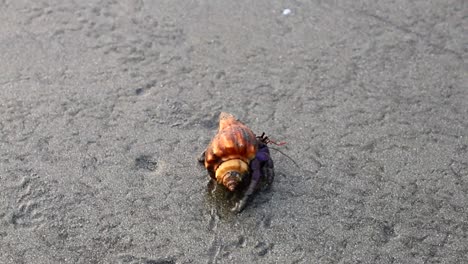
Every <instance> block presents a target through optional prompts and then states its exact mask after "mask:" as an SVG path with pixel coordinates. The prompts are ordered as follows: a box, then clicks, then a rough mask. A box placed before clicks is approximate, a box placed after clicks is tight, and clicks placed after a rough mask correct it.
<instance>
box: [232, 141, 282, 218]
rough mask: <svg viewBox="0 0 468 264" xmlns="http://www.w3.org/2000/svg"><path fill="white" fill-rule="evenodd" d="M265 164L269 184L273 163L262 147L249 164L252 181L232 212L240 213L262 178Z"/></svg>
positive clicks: (265, 148)
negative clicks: (265, 164)
mask: <svg viewBox="0 0 468 264" xmlns="http://www.w3.org/2000/svg"><path fill="white" fill-rule="evenodd" d="M265 162H267V165H268V168H267V169H266V173H267V179H268V182H270V178H272V177H271V176H272V172H273V162H272V161H271V159H270V153H269V151H268V148H267V147H266V146H264V147H262V148H261V149H260V150H259V151H258V152H257V155H256V156H255V159H253V160H252V162H251V163H250V168H251V169H252V179H251V180H250V184H249V187H248V188H247V190H246V191H245V194H244V196H243V197H242V199H240V201H239V202H237V203H236V205H235V206H234V208H233V209H232V211H235V212H237V213H240V212H241V211H242V210H243V209H244V207H245V206H246V204H247V201H248V200H249V198H250V196H251V195H252V194H253V193H254V192H255V189H256V188H257V185H258V183H259V181H260V178H261V177H262V176H264V175H263V174H262V165H263V164H264V163H265ZM270 165H271V166H270ZM271 180H273V179H271Z"/></svg>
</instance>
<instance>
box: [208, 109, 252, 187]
mask: <svg viewBox="0 0 468 264" xmlns="http://www.w3.org/2000/svg"><path fill="white" fill-rule="evenodd" d="M256 153H257V139H256V137H255V134H254V133H253V132H252V130H251V129H250V128H248V127H247V126H246V125H244V124H243V123H242V122H240V121H238V120H237V119H236V118H235V117H234V116H233V115H231V114H228V113H224V112H223V113H221V114H220V116H219V129H218V133H217V134H216V136H214V138H213V139H212V140H211V142H210V144H209V145H208V147H207V148H206V152H205V167H206V168H207V170H208V171H209V172H210V176H211V177H212V178H215V174H216V170H217V169H218V167H219V166H220V165H221V163H223V162H225V161H227V160H233V159H239V160H241V161H243V162H245V163H246V164H249V163H250V161H251V160H252V159H254V158H255V155H256ZM242 167H244V166H242ZM247 170H248V168H247ZM240 172H241V173H245V171H240ZM218 181H219V179H218Z"/></svg>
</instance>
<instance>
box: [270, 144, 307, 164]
mask: <svg viewBox="0 0 468 264" xmlns="http://www.w3.org/2000/svg"><path fill="white" fill-rule="evenodd" d="M270 148H271V149H274V150H276V151H278V152H279V153H281V154H283V155H284V156H285V157H286V158H288V159H289V160H290V161H292V162H293V163H294V165H296V167H298V168H299V169H300V168H301V167H299V165H298V164H297V162H296V161H294V160H293V158H291V157H290V156H288V155H287V154H286V153H284V152H283V151H281V150H279V149H277V148H272V147H270Z"/></svg>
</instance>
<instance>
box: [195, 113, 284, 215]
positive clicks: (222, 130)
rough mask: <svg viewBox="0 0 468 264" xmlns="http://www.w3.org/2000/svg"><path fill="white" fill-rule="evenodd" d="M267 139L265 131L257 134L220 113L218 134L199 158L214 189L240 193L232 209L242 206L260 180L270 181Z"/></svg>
mask: <svg viewBox="0 0 468 264" xmlns="http://www.w3.org/2000/svg"><path fill="white" fill-rule="evenodd" d="M270 142H272V141H271V140H269V139H268V137H266V136H265V133H263V134H262V135H261V136H256V135H255V134H254V133H253V132H252V130H251V129H250V128H249V127H247V126H246V125H244V124H243V123H242V122H240V121H239V120H237V119H236V118H235V117H234V116H233V115H231V114H228V113H224V112H223V113H221V114H220V116H219V128H218V133H217V134H216V135H215V136H214V137H213V139H212V140H211V142H210V143H209V144H208V147H207V148H206V150H205V151H204V152H203V153H202V155H201V156H200V158H199V159H198V160H199V162H201V163H204V165H205V167H206V169H207V170H208V173H209V176H210V177H211V183H212V185H213V186H214V187H215V188H216V186H217V185H218V184H219V185H223V186H224V187H225V188H226V189H227V190H228V191H230V192H236V193H241V198H240V199H239V200H238V201H237V202H236V204H235V206H234V208H232V211H234V212H240V211H242V210H243V209H244V207H245V206H246V204H247V202H248V200H249V197H251V196H252V194H253V193H254V192H255V191H256V189H257V188H258V185H259V182H260V180H262V179H263V180H266V182H267V183H268V184H271V183H272V182H273V179H274V176H275V175H274V170H273V169H274V166H273V160H272V159H271V157H270V151H269V149H268V146H267V144H268V143H270Z"/></svg>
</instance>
